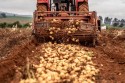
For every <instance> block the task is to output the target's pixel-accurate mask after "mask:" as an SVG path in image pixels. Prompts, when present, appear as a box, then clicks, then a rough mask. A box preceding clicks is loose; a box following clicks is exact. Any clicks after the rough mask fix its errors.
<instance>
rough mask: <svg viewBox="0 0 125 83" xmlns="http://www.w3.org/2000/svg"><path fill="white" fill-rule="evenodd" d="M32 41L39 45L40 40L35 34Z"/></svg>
mask: <svg viewBox="0 0 125 83" xmlns="http://www.w3.org/2000/svg"><path fill="white" fill-rule="evenodd" d="M32 43H34V44H35V45H36V46H37V45H38V40H37V37H36V36H35V35H33V36H32Z"/></svg>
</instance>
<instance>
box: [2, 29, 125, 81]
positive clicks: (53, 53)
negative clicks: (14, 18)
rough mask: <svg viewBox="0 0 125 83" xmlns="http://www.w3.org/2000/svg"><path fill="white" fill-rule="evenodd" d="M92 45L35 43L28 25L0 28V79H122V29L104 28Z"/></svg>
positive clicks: (124, 37) (124, 58) (124, 40)
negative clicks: (26, 27) (96, 43)
mask: <svg viewBox="0 0 125 83" xmlns="http://www.w3.org/2000/svg"><path fill="white" fill-rule="evenodd" d="M99 40H100V41H99V45H97V46H96V47H95V48H93V47H87V46H83V45H79V44H78V45H76V44H57V43H54V44H52V43H50V42H49V43H43V44H41V45H39V46H35V45H34V44H33V43H32V41H31V29H0V71H1V72H0V83H125V30H123V29H119V30H115V29H114V30H113V29H112V30H107V31H102V33H101V34H100V35H99Z"/></svg>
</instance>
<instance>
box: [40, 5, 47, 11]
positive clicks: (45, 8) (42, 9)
mask: <svg viewBox="0 0 125 83" xmlns="http://www.w3.org/2000/svg"><path fill="white" fill-rule="evenodd" d="M38 11H42V12H43V11H47V7H46V5H44V4H40V5H38Z"/></svg>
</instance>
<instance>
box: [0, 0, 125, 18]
mask: <svg viewBox="0 0 125 83" xmlns="http://www.w3.org/2000/svg"><path fill="white" fill-rule="evenodd" d="M89 6H90V7H89V8H90V11H97V13H98V16H99V15H101V16H103V17H106V16H109V17H112V18H114V17H116V18H120V19H121V18H123V19H125V0H89ZM35 9H36V0H0V11H4V12H10V13H17V14H23V15H32V13H33V11H34V10H35Z"/></svg>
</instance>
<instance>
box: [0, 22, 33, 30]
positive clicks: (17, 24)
mask: <svg viewBox="0 0 125 83" xmlns="http://www.w3.org/2000/svg"><path fill="white" fill-rule="evenodd" d="M27 27H31V25H30V24H29V23H26V24H21V23H20V22H19V21H16V22H14V23H6V22H3V23H0V28H27Z"/></svg>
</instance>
